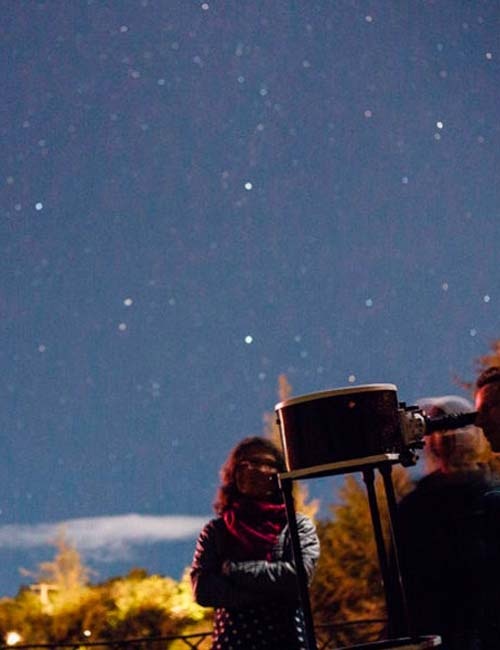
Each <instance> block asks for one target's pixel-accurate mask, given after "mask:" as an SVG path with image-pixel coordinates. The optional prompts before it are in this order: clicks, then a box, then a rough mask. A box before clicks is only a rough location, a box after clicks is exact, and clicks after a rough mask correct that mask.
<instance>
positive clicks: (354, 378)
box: [347, 375, 356, 384]
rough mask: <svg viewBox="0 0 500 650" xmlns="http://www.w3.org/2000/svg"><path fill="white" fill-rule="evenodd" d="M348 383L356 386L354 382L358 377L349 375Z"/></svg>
mask: <svg viewBox="0 0 500 650" xmlns="http://www.w3.org/2000/svg"><path fill="white" fill-rule="evenodd" d="M347 381H348V382H349V383H350V384H354V382H355V381H356V375H349V377H347Z"/></svg>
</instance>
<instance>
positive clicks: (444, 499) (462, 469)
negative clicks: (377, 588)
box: [398, 396, 500, 650]
mask: <svg viewBox="0 0 500 650" xmlns="http://www.w3.org/2000/svg"><path fill="white" fill-rule="evenodd" d="M419 405H420V406H421V407H422V408H424V410H425V411H426V413H427V414H428V415H429V416H431V417H437V416H441V415H449V414H456V413H457V412H465V411H472V405H471V404H470V403H469V402H468V401H467V400H464V399H463V398H457V397H455V396H445V397H442V398H431V399H424V400H421V401H420V404H419ZM426 446H427V447H428V449H427V450H426V453H428V454H430V455H431V457H433V458H434V461H435V462H436V463H437V464H438V467H437V469H436V470H435V471H433V472H432V473H430V474H428V475H426V476H424V477H423V478H422V479H421V480H420V481H419V482H418V484H417V487H416V489H415V490H414V491H413V492H411V493H410V494H409V495H407V496H406V497H405V498H403V499H402V501H401V503H400V504H399V510H398V524H399V556H400V561H401V571H402V576H403V580H404V584H405V590H406V595H407V599H408V608H409V613H410V617H411V619H412V621H413V623H414V625H415V631H416V633H417V634H421V635H425V634H439V635H440V636H441V637H442V640H443V648H445V649H446V650H493V649H494V648H496V649H498V648H500V626H499V623H500V616H499V615H498V611H500V610H499V605H500V599H499V594H500V582H499V577H500V543H499V540H500V492H499V491H498V488H497V487H496V485H495V483H494V482H492V479H491V474H490V472H489V471H488V469H487V465H486V464H485V463H484V458H485V455H486V457H487V453H488V450H489V448H488V444H487V442H486V440H485V439H484V436H483V433H482V431H481V430H480V429H478V428H477V427H475V426H469V427H465V428H463V429H457V430H455V431H440V432H437V433H435V434H433V436H432V437H430V438H429V439H428V440H427V445H426Z"/></svg>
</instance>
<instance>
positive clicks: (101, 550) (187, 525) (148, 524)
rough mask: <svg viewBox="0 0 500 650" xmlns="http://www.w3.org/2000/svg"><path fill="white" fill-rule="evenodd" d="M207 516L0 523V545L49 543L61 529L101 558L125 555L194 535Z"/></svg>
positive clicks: (86, 552)
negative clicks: (133, 549) (140, 548)
mask: <svg viewBox="0 0 500 650" xmlns="http://www.w3.org/2000/svg"><path fill="white" fill-rule="evenodd" d="M207 519H208V517H194V516H190V515H165V516H151V515H138V514H128V515H115V516H110V517H88V518H82V519H68V520H66V521H60V522H55V523H44V524H8V525H4V526H0V549H6V548H15V549H21V548H24V549H28V548H36V547H39V546H48V545H50V544H51V543H52V542H53V541H54V540H55V538H56V537H57V535H58V534H59V533H60V532H61V530H63V531H64V533H65V535H66V537H67V539H68V540H69V541H70V542H71V543H73V544H74V545H75V546H76V548H77V549H78V551H79V552H81V553H83V554H84V555H86V556H93V557H95V558H96V559H100V560H116V559H122V558H124V557H127V556H128V555H129V553H130V550H131V547H132V546H139V545H143V544H152V543H156V542H175V541H181V540H186V539H194V538H195V537H196V536H197V535H198V533H199V532H200V530H201V528H202V526H203V525H204V524H205V523H206V521H207Z"/></svg>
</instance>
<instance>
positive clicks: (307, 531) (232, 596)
mask: <svg viewBox="0 0 500 650" xmlns="http://www.w3.org/2000/svg"><path fill="white" fill-rule="evenodd" d="M297 526H298V531H299V538H300V543H301V549H302V555H303V559H304V566H305V569H306V572H307V574H308V576H309V577H311V576H312V572H313V569H314V566H315V564H316V561H317V559H318V557H319V541H318V537H317V535H316V530H315V528H314V525H313V524H312V522H311V521H310V520H309V519H308V518H307V517H305V516H304V515H300V514H298V515H297ZM230 548H231V540H230V538H229V533H228V531H227V529H226V526H225V524H224V521H223V520H222V519H221V518H218V519H212V520H211V521H210V522H209V523H208V524H207V525H206V526H205V527H204V528H203V530H202V531H201V533H200V536H199V538H198V542H197V544H196V550H195V554H194V559H193V564H192V568H191V581H192V586H193V593H194V597H195V600H196V602H197V603H199V604H200V605H203V606H205V607H214V608H215V610H216V611H215V623H214V637H213V648H217V649H219V648H221V649H223V650H226V649H227V650H228V649H229V648H233V647H237V648H239V649H241V650H247V649H248V650H250V649H252V648H256V650H260V649H261V648H273V649H274V650H281V648H283V650H285V649H286V650H295V649H297V650H298V649H299V648H302V647H303V641H301V637H303V634H302V625H301V614H300V610H299V609H298V589H297V578H296V571H295V566H294V563H293V553H292V546H291V540H290V534H289V530H288V526H285V528H284V529H283V531H282V532H281V534H280V536H279V538H278V541H277V543H276V545H275V546H274V548H273V551H272V558H271V561H266V560H254V561H252V560H247V561H238V562H235V561H232V560H231V557H230V556H229V554H230V550H229V549H230ZM235 640H238V641H239V643H238V644H237V645H236V643H235Z"/></svg>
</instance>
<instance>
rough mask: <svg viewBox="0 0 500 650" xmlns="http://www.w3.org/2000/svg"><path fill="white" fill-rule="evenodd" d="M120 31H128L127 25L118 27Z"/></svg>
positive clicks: (123, 32)
mask: <svg viewBox="0 0 500 650" xmlns="http://www.w3.org/2000/svg"><path fill="white" fill-rule="evenodd" d="M120 31H121V33H122V34H125V32H128V27H127V25H122V26H121V27H120Z"/></svg>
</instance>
